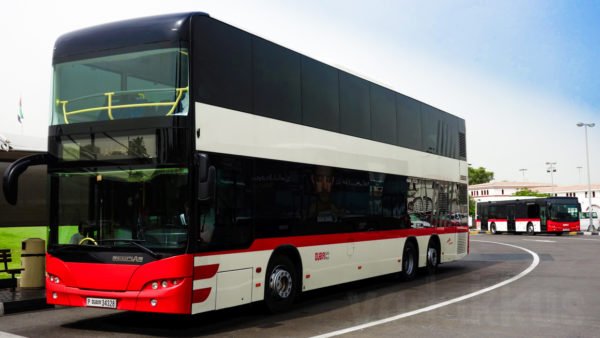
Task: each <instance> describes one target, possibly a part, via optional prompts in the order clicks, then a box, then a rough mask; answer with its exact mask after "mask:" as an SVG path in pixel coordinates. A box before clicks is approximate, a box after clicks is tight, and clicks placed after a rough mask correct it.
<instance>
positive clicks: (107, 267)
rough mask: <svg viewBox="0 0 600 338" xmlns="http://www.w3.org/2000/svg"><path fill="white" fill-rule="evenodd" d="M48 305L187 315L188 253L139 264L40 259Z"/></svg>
mask: <svg viewBox="0 0 600 338" xmlns="http://www.w3.org/2000/svg"><path fill="white" fill-rule="evenodd" d="M46 271H47V277H46V300H47V302H48V304H55V305H65V306H80V307H87V306H90V305H88V303H87V300H88V298H96V299H97V300H96V302H94V303H93V304H94V305H92V306H94V307H108V308H112V309H117V310H130V311H143V312H160V313H173V314H190V313H191V298H192V284H193V280H192V271H193V256H192V255H181V256H175V257H171V258H166V259H162V260H159V261H155V262H149V263H147V264H143V265H127V264H107V263H76V262H64V261H62V260H60V259H58V258H56V257H53V256H52V255H47V257H46Z"/></svg>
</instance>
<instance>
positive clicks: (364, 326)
mask: <svg viewBox="0 0 600 338" xmlns="http://www.w3.org/2000/svg"><path fill="white" fill-rule="evenodd" d="M472 241H473V242H482V243H492V244H499V245H506V246H510V247H513V248H517V249H520V250H523V251H525V252H527V253H529V254H530V255H531V256H532V257H533V262H531V265H529V267H527V269H525V270H523V271H522V272H521V273H520V274H518V275H516V276H514V277H512V278H509V279H507V280H505V281H503V282H500V283H498V284H494V285H492V286H489V287H487V288H485V289H481V290H479V291H475V292H471V293H469V294H466V295H464V296H460V297H457V298H454V299H450V300H447V301H445V302H441V303H437V304H433V305H430V306H427V307H424V308H420V309H417V310H413V311H410V312H404V313H401V314H398V315H395V316H392V317H388V318H384V319H380V320H376V321H373V322H368V323H364V324H361V325H357V326H352V327H349V328H346V329H342V330H338V331H332V332H328V333H324V334H321V335H318V336H314V337H312V338H326V337H334V336H339V335H342V334H346V333H350V332H354V331H359V330H364V329H367V328H370V327H373V326H377V325H381V324H386V323H389V322H393V321H396V320H398V319H402V318H406V317H410V316H414V315H418V314H421V313H424V312H429V311H433V310H436V309H439V308H441V307H444V306H447V305H450V304H454V303H458V302H462V301H463V300H467V299H469V298H473V297H476V296H479V295H482V294H484V293H486V292H490V291H492V290H495V289H497V288H500V287H503V286H505V285H507V284H510V283H512V282H515V281H517V280H519V279H521V278H523V277H524V276H526V275H527V274H528V273H530V272H531V271H533V269H535V268H536V267H537V266H538V264H539V263H540V257H539V256H538V255H537V254H536V253H535V252H533V251H531V250H529V249H526V248H523V247H520V246H517V245H512V244H507V243H499V242H491V241H478V240H472Z"/></svg>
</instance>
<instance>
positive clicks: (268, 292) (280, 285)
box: [265, 255, 299, 313]
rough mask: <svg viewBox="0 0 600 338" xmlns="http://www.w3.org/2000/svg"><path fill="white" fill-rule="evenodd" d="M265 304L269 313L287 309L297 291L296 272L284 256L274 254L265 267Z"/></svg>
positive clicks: (292, 264)
mask: <svg viewBox="0 0 600 338" xmlns="http://www.w3.org/2000/svg"><path fill="white" fill-rule="evenodd" d="M266 277H267V279H266V282H265V305H266V307H267V310H268V311H269V312H271V313H277V312H282V311H287V310H289V309H290V308H291V306H292V304H293V303H294V299H295V298H296V294H297V293H298V288H299V282H298V274H297V272H296V268H295V266H294V263H292V261H291V260H290V259H289V258H288V257H286V256H281V255H280V256H275V257H273V258H272V259H271V261H270V262H269V265H268V267H267V276H266Z"/></svg>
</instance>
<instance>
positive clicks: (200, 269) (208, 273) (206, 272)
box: [194, 264, 219, 280]
mask: <svg viewBox="0 0 600 338" xmlns="http://www.w3.org/2000/svg"><path fill="white" fill-rule="evenodd" d="M218 270H219V264H210V265H201V266H195V267H194V280H198V279H209V278H213V277H214V276H215V275H216V274H217V271H218Z"/></svg>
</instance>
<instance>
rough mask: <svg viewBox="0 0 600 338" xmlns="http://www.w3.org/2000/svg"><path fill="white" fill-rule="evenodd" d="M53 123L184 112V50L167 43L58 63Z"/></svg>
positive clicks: (185, 111)
mask: <svg viewBox="0 0 600 338" xmlns="http://www.w3.org/2000/svg"><path fill="white" fill-rule="evenodd" d="M52 106H53V109H52V124H53V125H58V124H71V123H79V122H93V121H104V120H118V119H128V118H138V117H148V116H171V115H187V113H188V106H189V95H188V53H187V50H186V49H180V48H168V49H156V50H148V51H143V52H135V53H127V54H118V55H111V56H106V57H100V58H94V59H85V60H78V61H73V62H65V63H60V64H57V65H56V66H55V68H54V100H53V105H52Z"/></svg>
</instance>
